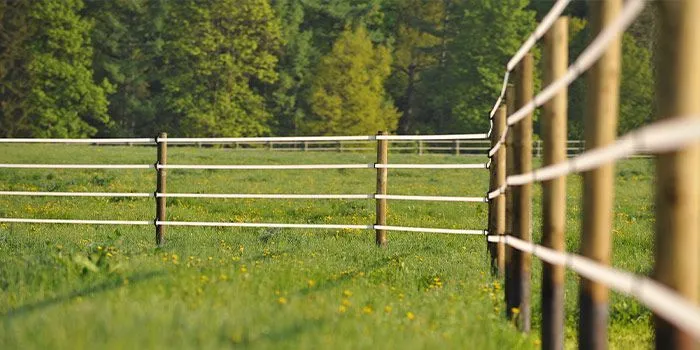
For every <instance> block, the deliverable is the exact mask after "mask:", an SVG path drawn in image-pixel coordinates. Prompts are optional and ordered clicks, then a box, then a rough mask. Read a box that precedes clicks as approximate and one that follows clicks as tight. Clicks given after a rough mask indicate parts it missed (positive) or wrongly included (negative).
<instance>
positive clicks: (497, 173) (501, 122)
mask: <svg viewBox="0 0 700 350" xmlns="http://www.w3.org/2000/svg"><path fill="white" fill-rule="evenodd" d="M505 129H506V106H500V107H498V109H497V110H496V114H494V116H493V130H492V131H491V147H495V146H496V144H497V143H498V140H499V139H500V138H501V135H502V134H503V131H505ZM505 183H506V148H505V145H501V147H500V148H499V149H498V151H496V153H495V154H494V155H493V157H492V158H491V186H490V190H489V191H495V190H497V189H499V188H501V187H502V186H503V185H505ZM488 231H489V234H490V235H503V234H505V231H506V198H505V195H504V194H503V193H501V194H500V195H499V196H498V197H496V198H493V199H491V200H490V201H489V228H488ZM489 252H490V253H491V271H492V272H493V273H495V274H496V275H498V276H503V274H504V270H505V245H504V244H503V242H498V243H489Z"/></svg>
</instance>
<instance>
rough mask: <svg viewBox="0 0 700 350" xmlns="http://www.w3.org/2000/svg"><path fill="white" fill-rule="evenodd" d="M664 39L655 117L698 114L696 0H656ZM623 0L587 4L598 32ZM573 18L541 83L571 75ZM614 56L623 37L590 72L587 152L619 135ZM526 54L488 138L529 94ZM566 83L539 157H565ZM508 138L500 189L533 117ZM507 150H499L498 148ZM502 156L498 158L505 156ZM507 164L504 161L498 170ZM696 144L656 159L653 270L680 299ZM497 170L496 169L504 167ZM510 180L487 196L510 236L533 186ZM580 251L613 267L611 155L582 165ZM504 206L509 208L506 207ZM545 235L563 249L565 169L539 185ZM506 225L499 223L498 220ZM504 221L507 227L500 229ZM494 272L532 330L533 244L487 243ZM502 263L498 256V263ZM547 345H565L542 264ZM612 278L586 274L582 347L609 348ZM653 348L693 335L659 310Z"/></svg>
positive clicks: (697, 199) (697, 298) (556, 296)
mask: <svg viewBox="0 0 700 350" xmlns="http://www.w3.org/2000/svg"><path fill="white" fill-rule="evenodd" d="M659 6H660V13H661V17H660V18H661V34H660V35H661V40H660V43H661V45H662V46H661V47H660V55H661V56H660V59H659V60H658V63H657V65H658V70H659V72H660V74H659V77H660V78H659V79H660V82H659V84H658V85H657V88H658V90H659V91H658V92H657V105H658V106H659V113H660V116H661V117H662V118H663V117H674V116H688V115H694V116H695V117H698V116H700V99H698V98H697V96H696V95H697V93H698V92H700V77H699V76H698V72H700V36H698V35H697V33H700V21H697V20H696V18H695V17H694V16H695V15H696V14H697V13H699V12H700V1H695V0H679V1H677V2H660V3H659ZM621 7H622V0H609V1H595V2H592V6H591V9H590V22H591V25H592V33H593V35H596V34H598V33H599V32H600V31H602V30H603V29H604V28H605V27H606V26H607V25H608V24H609V23H610V22H611V21H613V20H614V19H615V18H617V16H618V15H619V13H620V9H621ZM567 23H568V21H567V18H566V17H562V18H560V19H558V20H557V21H556V23H555V24H554V25H553V26H552V28H551V29H550V30H549V32H548V33H546V35H545V37H544V45H545V47H544V57H543V59H544V74H543V75H544V84H545V85H548V84H550V83H552V82H553V81H556V80H558V79H559V78H561V77H563V76H564V75H565V74H566V68H567V65H568V38H567V37H568V24H567ZM620 65H621V41H620V37H618V38H617V39H615V40H614V42H613V43H612V44H611V45H610V46H609V47H608V48H607V49H606V52H605V53H604V54H603V56H602V57H601V58H600V60H598V61H597V62H596V63H595V64H594V65H593V67H592V68H591V69H590V70H589V72H588V74H587V79H588V86H589V88H588V95H587V102H586V103H587V105H588V108H587V110H588V112H587V114H586V117H585V141H584V142H585V145H586V149H587V150H591V149H595V148H599V147H604V146H606V145H609V144H611V143H613V142H614V141H615V139H616V131H617V114H618V110H619V85H620ZM531 79H532V56H531V55H530V54H528V55H526V56H525V57H524V58H523V60H522V61H521V62H520V64H519V65H518V66H517V67H516V71H515V85H516V88H515V89H514V88H513V86H512V85H508V86H507V88H506V94H505V99H504V102H505V104H506V106H505V108H504V106H500V107H499V109H498V110H497V112H496V114H495V115H494V129H493V134H494V135H493V137H492V140H491V144H492V146H495V145H496V142H497V140H498V139H499V138H500V137H501V135H502V134H503V132H504V129H505V125H504V124H502V123H504V120H505V119H506V115H509V114H512V113H513V112H514V111H516V110H517V109H519V108H521V107H522V106H524V105H525V104H526V103H528V102H530V101H531V100H532V80H531ZM566 106H567V93H566V89H564V90H563V91H562V92H559V93H558V94H557V95H555V96H554V97H553V98H552V100H551V101H549V102H547V103H546V104H545V105H544V106H543V107H544V113H543V121H542V123H543V129H542V131H543V143H544V148H543V156H544V159H543V163H544V165H545V166H547V165H551V164H556V163H559V162H562V161H564V160H565V159H566V156H567V141H566V119H567V110H566ZM513 129H514V130H511V132H509V133H508V134H507V137H506V142H505V144H504V145H502V146H501V148H500V149H499V151H498V152H496V154H494V155H493V159H492V164H493V166H492V167H491V181H490V191H494V190H497V189H499V188H502V187H503V186H504V183H505V177H506V176H510V175H514V174H521V173H524V172H527V171H530V167H531V157H532V152H529V151H528V150H531V149H530V148H529V147H531V145H532V142H531V139H530V138H531V137H532V136H531V135H532V134H531V130H532V129H531V118H530V117H527V118H525V119H523V120H522V121H521V122H520V123H518V124H516V125H514V126H513ZM504 156H505V157H504ZM503 158H505V163H506V164H505V166H503V165H502V161H503ZM504 168H505V170H504ZM698 168H700V142H699V143H696V144H694V145H693V146H690V147H687V148H685V149H682V150H678V151H674V152H667V153H664V154H661V155H658V156H657V158H656V172H657V177H658V178H657V180H656V182H655V183H656V195H655V198H656V205H655V207H656V224H655V225H656V226H655V232H656V242H655V252H656V259H655V266H654V272H653V277H654V278H655V279H656V280H657V281H659V282H660V283H662V284H664V285H666V286H668V287H669V288H671V289H673V290H675V291H676V292H677V293H679V295H681V296H682V297H684V298H686V299H687V300H689V301H691V302H693V303H695V304H698V303H699V302H700V292H699V290H700V288H699V287H700V254H698V247H700V172H699V171H698ZM501 175H503V177H501ZM527 186H528V185H526V186H514V187H513V188H508V189H507V190H505V191H502V193H501V194H500V195H499V196H498V197H496V198H494V200H493V201H492V202H493V203H492V205H491V206H490V208H489V232H490V233H491V234H497V235H500V234H509V235H513V236H515V237H518V238H520V239H522V240H525V241H531V239H532V237H531V226H530V225H531V221H530V215H531V211H530V210H531V208H530V207H529V205H530V203H531V200H532V197H531V192H530V191H531V190H530V189H529V188H528V187H527ZM583 186H584V188H585V189H586V190H585V191H584V194H583V220H582V221H583V223H582V224H583V225H582V232H581V247H580V250H581V254H582V255H583V256H584V257H586V258H588V259H591V260H594V261H596V262H598V263H600V264H603V265H608V266H609V265H610V258H611V254H612V237H611V235H610V233H611V232H612V221H613V219H612V217H613V204H614V202H613V192H614V164H608V165H604V166H602V167H599V168H596V169H594V170H590V171H587V172H585V173H584V183H583ZM502 206H504V207H505V208H504V209H501V207H502ZM542 212H543V226H542V230H543V245H544V246H546V247H548V248H551V249H554V250H557V251H564V249H565V240H564V233H565V222H566V178H565V176H562V177H559V178H555V179H552V180H549V181H545V182H544V183H543V211H542ZM502 223H504V224H502ZM503 226H505V227H503ZM488 250H489V252H490V254H491V266H492V271H493V272H494V273H496V274H498V275H499V276H500V275H502V274H503V273H505V288H504V294H505V301H506V305H507V306H506V317H507V318H508V319H509V320H512V319H515V320H516V322H517V325H518V327H519V329H520V330H521V331H523V332H528V331H529V325H530V320H529V317H530V314H529V300H530V290H529V285H530V265H531V262H530V260H529V254H527V256H526V255H525V253H522V252H519V251H517V250H516V249H513V248H511V247H506V248H505V249H501V248H500V247H497V246H496V247H494V246H489V248H488ZM501 261H502V262H503V265H502V264H501ZM542 278H543V281H542V282H543V283H542V330H541V331H542V347H543V348H544V349H563V347H564V344H563V342H564V335H563V330H564V309H563V306H564V288H563V284H564V268H563V267H562V266H555V265H551V264H548V263H544V265H543V276H542ZM608 294H609V291H608V288H607V287H606V286H605V285H603V284H601V283H598V282H595V281H591V280H588V279H586V278H583V277H582V278H581V282H580V293H579V312H580V317H579V325H578V342H579V348H582V349H606V348H607V342H608V333H607V329H608V298H609V297H608ZM654 326H655V345H656V348H657V349H668V348H674V349H696V348H697V346H698V342H697V341H696V340H695V339H694V338H693V337H692V336H691V335H689V334H688V333H685V332H684V331H682V330H681V329H679V328H678V327H676V326H674V325H672V324H671V323H669V322H668V321H666V320H664V319H662V318H659V317H658V316H654Z"/></svg>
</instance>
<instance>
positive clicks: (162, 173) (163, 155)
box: [155, 132, 168, 246]
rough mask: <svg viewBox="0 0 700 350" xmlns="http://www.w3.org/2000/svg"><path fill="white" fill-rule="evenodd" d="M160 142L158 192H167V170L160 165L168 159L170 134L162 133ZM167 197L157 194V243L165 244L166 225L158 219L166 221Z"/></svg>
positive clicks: (159, 136)
mask: <svg viewBox="0 0 700 350" xmlns="http://www.w3.org/2000/svg"><path fill="white" fill-rule="evenodd" d="M156 140H157V143H158V151H157V152H158V162H157V163H156V174H157V179H156V193H166V192H167V190H166V181H165V180H166V175H167V170H166V169H162V168H160V167H159V165H166V164H167V161H168V134H167V133H164V132H163V133H160V135H158V137H157V138H156ZM165 220H166V217H165V197H158V196H156V223H155V224H156V244H157V245H158V246H161V245H163V237H164V236H165V226H164V225H158V224H157V222H158V221H165Z"/></svg>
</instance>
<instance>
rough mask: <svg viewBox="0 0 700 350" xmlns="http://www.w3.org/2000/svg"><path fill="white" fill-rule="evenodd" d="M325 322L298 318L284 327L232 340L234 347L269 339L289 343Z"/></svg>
mask: <svg viewBox="0 0 700 350" xmlns="http://www.w3.org/2000/svg"><path fill="white" fill-rule="evenodd" d="M324 323H325V320H324V319H306V320H300V321H298V322H295V323H293V324H290V325H288V326H285V327H279V328H277V329H273V330H271V331H270V332H268V333H261V334H259V335H256V336H254V337H252V338H248V337H244V338H243V339H241V340H240V341H232V343H233V344H234V345H235V346H236V347H241V348H248V347H256V346H258V345H259V343H260V342H263V341H269V342H272V343H273V344H274V345H283V344H289V343H288V342H289V341H291V340H292V339H294V338H296V337H298V336H299V335H301V334H304V333H307V332H311V331H314V330H316V329H318V328H320V327H321V326H323V324H324Z"/></svg>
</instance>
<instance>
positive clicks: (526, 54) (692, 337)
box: [0, 0, 700, 349]
mask: <svg viewBox="0 0 700 350" xmlns="http://www.w3.org/2000/svg"><path fill="white" fill-rule="evenodd" d="M570 2H571V0H558V1H557V2H556V3H555V4H554V6H553V7H552V9H551V10H550V11H549V13H548V14H547V15H546V16H545V17H544V18H543V20H542V22H541V23H540V24H539V25H538V26H537V28H536V29H535V31H534V32H533V33H532V34H531V35H530V36H529V37H528V39H527V40H526V41H525V42H524V43H523V44H522V46H521V47H520V49H519V50H518V51H517V52H516V54H515V55H514V56H513V57H512V58H511V59H510V60H509V62H508V63H507V65H506V72H505V74H504V78H503V85H502V88H501V90H500V94H499V96H498V97H497V99H496V103H495V105H494V107H493V109H492V110H491V112H490V113H489V120H490V124H491V126H490V130H489V131H488V132H487V133H485V134H462V135H413V136H411V135H386V134H384V133H379V134H377V135H370V136H317V137H257V138H168V137H167V135H165V134H162V135H160V136H159V137H157V138H142V139H72V140H70V139H68V140H67V139H0V143H2V142H5V143H21V142H30V143H36V142H51V143H80V144H124V143H128V144H151V145H154V144H155V145H157V147H158V155H157V162H156V163H155V164H0V168H39V169H52V168H63V169H154V170H155V171H156V173H157V179H158V181H157V188H156V191H155V192H154V193H104V192H90V193H71V192H26V191H0V195H5V196H83V197H97V196H113V197H129V196H133V197H152V198H155V199H156V217H155V219H154V220H152V221H149V220H141V221H120V220H78V219H41V218H0V222H13V223H55V224H110V225H154V226H155V228H156V242H157V244H163V239H164V236H165V226H199V227H210V226H221V227H275V228H304V229H365V230H375V242H376V244H377V245H378V246H385V245H386V232H387V231H406V232H427V233H439V234H460V235H485V236H486V241H487V249H488V252H489V256H490V262H491V266H492V271H493V272H494V274H495V275H497V276H498V277H499V278H501V277H505V289H504V294H505V295H504V299H505V302H506V305H507V307H506V312H505V316H506V317H508V318H509V319H515V320H516V323H517V325H518V327H519V328H520V329H521V330H522V331H525V332H527V331H529V330H530V317H531V310H530V299H531V285H530V282H531V273H530V271H531V266H532V262H531V257H532V256H535V257H537V258H539V259H540V260H542V261H543V274H542V293H541V295H542V298H543V300H542V310H541V312H542V327H541V332H542V334H541V336H542V347H543V348H545V349H561V348H563V346H564V344H563V343H564V316H565V315H564V287H563V285H564V268H567V267H568V268H569V269H571V270H573V271H574V272H576V273H577V274H578V275H580V276H581V277H582V279H581V282H580V297H579V313H580V317H579V326H578V340H579V347H580V348H584V349H605V348H606V345H607V327H608V298H609V296H608V293H609V291H608V289H613V290H616V291H618V292H620V293H624V294H626V295H630V296H632V297H634V298H636V299H637V300H638V301H639V302H641V303H642V304H644V305H646V306H647V307H648V308H649V309H650V310H651V311H652V312H653V313H654V317H655V323H654V327H655V337H656V338H655V344H656V348H658V349H668V348H678V349H691V348H693V347H694V346H696V345H697V344H698V342H700V307H698V298H699V295H698V293H699V292H698V290H699V289H700V288H699V287H700V285H699V284H700V281H699V280H698V278H699V277H700V260H699V259H700V254H698V249H699V247H700V171H698V169H699V168H700V102H698V99H697V94H698V93H700V77H698V76H697V74H698V72H700V22H698V21H696V19H695V18H694V17H693V16H694V15H696V14H697V13H700V1H695V0H677V1H660V2H659V3H658V5H659V6H660V7H661V9H662V11H660V13H661V17H660V18H661V36H662V38H663V40H661V42H662V50H660V52H661V53H660V55H661V57H660V63H659V66H658V68H659V69H658V71H659V79H660V83H659V88H660V91H658V94H657V95H658V101H657V105H658V106H659V111H660V116H661V117H662V118H663V120H659V121H656V122H654V123H652V124H651V125H648V126H645V127H642V128H639V129H637V130H634V131H632V132H630V133H628V134H626V135H624V136H622V137H620V138H617V137H616V130H617V111H618V107H619V84H620V64H621V62H620V61H621V55H620V51H621V39H620V38H621V35H622V34H623V33H624V31H625V30H626V29H627V28H628V27H629V25H630V24H631V23H632V22H633V21H634V20H635V19H636V18H637V16H638V15H639V14H640V13H641V11H642V10H643V9H644V7H645V5H646V1H645V0H626V1H624V2H623V1H622V0H606V1H594V2H592V5H591V8H590V17H591V20H590V23H591V27H592V28H591V30H592V34H594V35H595V38H594V39H593V40H592V41H591V43H590V44H589V45H588V46H587V47H586V48H585V50H584V51H583V52H582V53H581V54H580V55H579V57H578V58H577V59H576V60H575V61H574V63H573V64H571V65H570V66H568V57H567V56H568V38H567V37H568V33H567V28H568V24H567V19H566V17H561V14H562V13H563V11H564V10H565V9H566V7H567V5H568V4H569V3H570ZM540 39H544V50H543V61H544V72H543V77H544V85H545V86H544V88H543V89H542V90H541V91H540V92H539V93H537V94H535V93H534V87H533V76H534V74H535V72H534V63H533V61H534V59H533V56H532V53H531V51H532V49H533V48H534V47H535V45H536V44H537V42H538V41H539V40H540ZM567 66H568V67H567ZM586 71H588V79H589V81H588V90H589V91H588V96H587V104H588V106H587V107H588V108H587V110H588V111H587V114H586V116H585V133H586V135H585V140H584V142H582V143H580V144H578V146H583V143H585V151H584V152H583V153H580V154H578V153H577V154H574V155H572V154H571V153H570V152H569V148H570V147H568V145H569V144H567V141H566V135H567V133H566V119H567V110H566V105H567V103H566V102H567V87H568V86H569V85H570V84H571V83H572V82H573V81H575V80H576V79H577V78H579V77H580V76H581V75H582V74H583V73H584V72H586ZM511 75H513V78H514V79H512V80H513V82H511ZM539 107H544V113H543V117H542V118H543V120H542V126H543V127H542V136H543V137H542V142H541V144H540V143H535V144H536V145H538V144H539V145H540V146H541V147H537V149H539V151H536V152H535V153H534V155H535V156H539V155H541V156H542V157H543V165H542V167H540V168H537V169H533V167H532V157H533V141H532V137H533V135H532V113H533V112H534V111H535V109H537V108H539ZM511 129H512V130H511ZM482 140H484V141H482ZM477 141H479V142H489V145H488V146H487V147H485V148H484V149H483V150H482V149H479V150H476V151H488V152H486V153H488V156H489V158H490V160H489V161H488V162H487V163H485V164H480V163H477V164H464V163H452V164H392V163H389V162H388V159H387V154H388V152H389V149H391V147H390V145H389V143H391V142H408V143H410V145H411V146H410V147H415V146H417V147H416V148H411V151H413V152H417V153H419V154H421V153H423V152H426V149H427V148H424V147H425V145H426V144H430V143H433V144H435V143H438V142H448V143H447V145H448V146H447V147H450V146H449V145H450V143H451V144H452V145H454V146H453V147H452V148H451V149H448V150H447V151H452V152H454V154H457V155H460V154H463V152H467V151H472V150H471V149H466V148H462V147H461V146H462V142H465V143H468V144H469V145H470V147H471V145H472V144H471V142H477ZM356 142H376V143H377V145H376V150H377V161H376V163H371V164H296V165H287V164H284V165H281V164H280V165H194V164H169V163H167V147H168V145H184V144H188V145H201V144H207V143H227V144H234V145H236V143H238V145H239V146H241V145H244V144H250V143H256V144H262V145H267V146H266V147H267V148H269V149H280V150H282V149H284V150H292V149H293V150H306V151H310V150H312V149H313V148H314V147H312V146H311V145H335V146H334V147H325V148H332V149H333V150H337V151H350V150H353V151H359V150H360V149H353V148H352V147H351V145H350V144H349V143H356ZM276 145H284V146H283V147H279V148H276ZM421 145H423V146H421ZM397 147H400V146H397ZM436 147H437V146H436ZM317 148H318V149H317V150H322V149H323V150H328V149H324V147H317ZM361 150H364V149H361ZM397 150H398V151H407V150H406V149H400V148H398V149H397ZM439 151H444V150H443V149H439ZM647 153H650V154H656V156H655V157H656V160H655V161H656V165H657V169H658V171H657V173H658V176H657V181H656V185H655V186H656V227H655V233H656V246H655V250H656V259H655V262H654V264H655V266H654V273H653V276H652V278H649V277H644V276H638V275H634V274H631V273H628V272H624V271H620V270H618V269H615V268H613V267H611V266H610V257H611V253H612V237H611V235H610V232H611V231H612V227H611V225H612V212H613V197H612V194H613V186H614V171H613V170H614V168H613V167H614V163H615V162H616V161H618V160H621V159H624V158H627V157H632V156H637V155H643V154H647ZM569 156H573V157H571V158H570V157H569ZM168 169H185V170H187V169H190V170H191V169H210V170H251V169H257V170H278V171H281V170H292V169H295V170H322V169H375V170H376V173H377V183H376V191H375V193H372V194H204V193H202V194H199V193H167V188H166V181H167V170H168ZM388 169H473V170H478V169H489V171H490V180H489V190H488V191H487V193H486V194H485V196H483V197H481V196H475V197H447V196H421V195H391V194H387V193H388V191H387V188H388V186H387V185H388V175H389V172H388ZM580 172H583V173H584V185H583V186H584V188H585V189H586V190H585V191H584V196H583V215H584V217H583V227H582V234H581V247H580V251H581V254H572V253H567V252H565V244H564V243H565V240H564V234H565V232H566V227H565V222H566V205H567V204H566V182H565V176H566V175H569V174H574V173H580ZM538 182H542V183H543V210H542V213H543V220H542V221H543V226H542V244H537V243H535V242H534V240H533V238H532V211H533V210H532V185H533V184H534V183H538ZM168 197H171V198H177V197H186V198H265V199H319V200H320V199H348V200H352V199H358V200H359V199H374V200H375V207H376V215H375V219H376V220H375V223H374V224H364V225H342V224H287V223H246V222H189V221H187V222H183V221H169V220H167V215H166V214H167V212H166V209H167V205H166V199H167V198H168ZM387 200H416V201H443V202H473V203H487V204H488V207H489V216H488V227H487V229H485V230H483V229H455V228H425V227H404V226H390V225H387V224H386V210H387Z"/></svg>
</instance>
